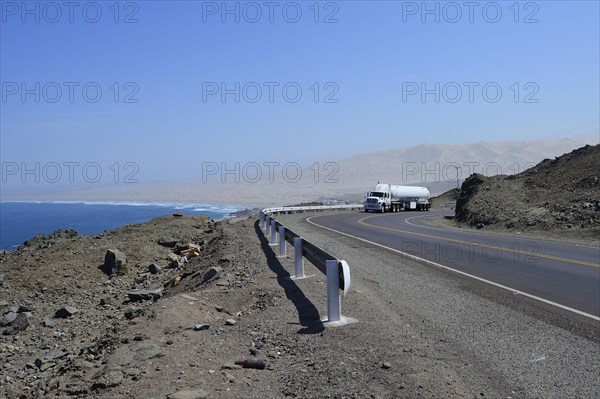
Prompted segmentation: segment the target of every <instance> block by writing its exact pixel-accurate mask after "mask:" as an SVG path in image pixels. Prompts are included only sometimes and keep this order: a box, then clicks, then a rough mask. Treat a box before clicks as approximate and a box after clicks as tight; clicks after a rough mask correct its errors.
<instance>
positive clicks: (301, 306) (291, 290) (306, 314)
mask: <svg viewBox="0 0 600 399" xmlns="http://www.w3.org/2000/svg"><path fill="white" fill-rule="evenodd" d="M254 229H255V230H256V234H257V235H258V237H259V239H260V246H261V249H262V250H263V252H264V253H265V256H266V258H267V265H268V266H269V269H271V271H272V272H273V273H275V275H276V276H277V282H278V283H279V285H280V286H281V288H283V290H284V291H285V295H286V297H287V299H288V300H290V301H291V302H292V304H293V305H294V306H295V307H296V311H297V312H298V321H299V323H300V325H301V326H302V327H303V328H301V329H300V330H298V334H319V333H321V332H323V330H325V326H324V324H323V322H322V321H321V317H320V314H319V311H318V310H317V308H316V306H315V305H314V304H313V303H312V302H311V301H310V300H309V299H308V298H307V297H306V295H304V293H303V292H302V290H301V289H300V288H299V287H298V285H297V284H296V283H295V282H294V281H293V280H291V278H290V277H291V275H290V273H289V272H288V271H287V270H285V268H284V267H283V265H282V264H281V262H280V261H279V259H278V258H277V254H276V253H275V252H274V251H273V247H271V246H270V245H269V241H268V239H267V237H266V236H265V235H264V232H263V231H262V230H261V228H260V221H258V220H257V221H256V223H254Z"/></svg>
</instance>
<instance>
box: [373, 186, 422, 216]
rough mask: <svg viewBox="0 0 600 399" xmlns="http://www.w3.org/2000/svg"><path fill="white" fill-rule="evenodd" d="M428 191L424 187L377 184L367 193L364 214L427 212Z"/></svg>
mask: <svg viewBox="0 0 600 399" xmlns="http://www.w3.org/2000/svg"><path fill="white" fill-rule="evenodd" d="M429 197H430V194H429V190H428V189H427V188H425V187H415V186H395V185H393V184H380V183H377V185H375V188H374V189H373V191H370V192H368V193H367V195H366V198H365V201H364V208H365V212H369V211H373V212H381V213H384V212H398V211H403V210H417V211H428V210H429V208H430V207H431V203H430V202H429Z"/></svg>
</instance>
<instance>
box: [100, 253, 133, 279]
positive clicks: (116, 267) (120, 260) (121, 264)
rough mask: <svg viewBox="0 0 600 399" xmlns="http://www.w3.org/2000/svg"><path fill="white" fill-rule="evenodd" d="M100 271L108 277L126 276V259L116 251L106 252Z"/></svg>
mask: <svg viewBox="0 0 600 399" xmlns="http://www.w3.org/2000/svg"><path fill="white" fill-rule="evenodd" d="M102 270H103V271H104V273H106V274H108V275H109V276H110V275H112V274H126V273H127V257H126V256H125V254H124V253H123V252H121V251H119V250H118V249H109V250H107V251H106V255H104V265H103V266H102Z"/></svg>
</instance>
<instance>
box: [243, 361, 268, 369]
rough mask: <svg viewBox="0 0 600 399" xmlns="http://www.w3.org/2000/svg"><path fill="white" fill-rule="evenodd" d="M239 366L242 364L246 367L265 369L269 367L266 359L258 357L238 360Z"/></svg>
mask: <svg viewBox="0 0 600 399" xmlns="http://www.w3.org/2000/svg"><path fill="white" fill-rule="evenodd" d="M235 364H237V365H238V366H242V367H243V368H245V369H258V370H264V369H265V368H266V367H267V363H266V362H265V361H264V360H258V359H245V360H238V361H236V362H235Z"/></svg>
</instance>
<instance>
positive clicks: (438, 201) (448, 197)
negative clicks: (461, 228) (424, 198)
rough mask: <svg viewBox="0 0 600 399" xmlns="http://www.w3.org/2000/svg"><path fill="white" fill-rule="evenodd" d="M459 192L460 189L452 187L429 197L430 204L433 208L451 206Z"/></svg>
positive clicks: (453, 204) (454, 203)
mask: <svg viewBox="0 0 600 399" xmlns="http://www.w3.org/2000/svg"><path fill="white" fill-rule="evenodd" d="M459 194H460V189H458V188H453V189H451V190H448V191H446V192H445V193H442V194H440V195H438V196H436V197H431V206H432V207H433V208H438V209H439V208H453V207H454V206H455V205H456V200H457V199H458V196H459Z"/></svg>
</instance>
